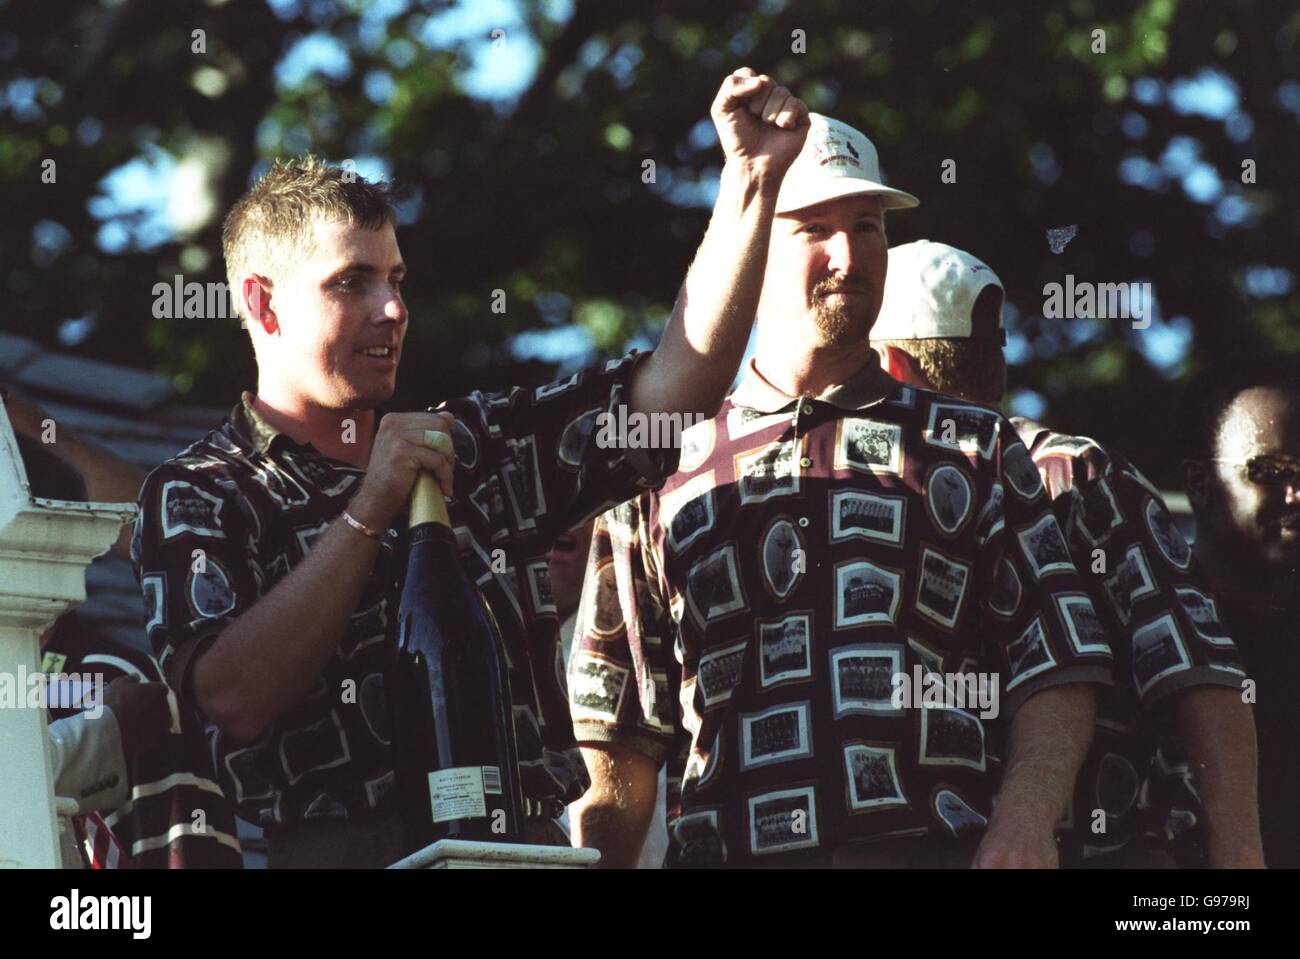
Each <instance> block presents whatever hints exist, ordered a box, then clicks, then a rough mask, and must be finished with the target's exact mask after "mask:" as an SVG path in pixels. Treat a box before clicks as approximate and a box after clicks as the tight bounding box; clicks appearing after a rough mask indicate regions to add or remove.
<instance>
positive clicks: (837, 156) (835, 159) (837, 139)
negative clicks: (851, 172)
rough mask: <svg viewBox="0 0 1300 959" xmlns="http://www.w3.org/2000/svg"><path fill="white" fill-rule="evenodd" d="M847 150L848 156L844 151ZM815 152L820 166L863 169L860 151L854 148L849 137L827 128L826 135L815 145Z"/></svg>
mask: <svg viewBox="0 0 1300 959" xmlns="http://www.w3.org/2000/svg"><path fill="white" fill-rule="evenodd" d="M845 150H847V151H848V153H847V154H846V153H845V152H844V151H845ZM813 152H814V154H815V155H816V157H817V165H818V166H827V165H828V164H831V163H843V164H847V165H849V166H854V167H858V168H859V169H861V168H862V163H861V162H860V160H861V157H860V156H859V154H858V151H857V150H855V149H854V148H853V143H852V141H851V140H849V138H848V137H847V136H844V135H843V134H841V133H839V132H838V131H836V130H834V129H832V128H831V127H830V126H827V128H826V135H825V136H824V137H822V139H821V140H820V141H819V142H817V143H815V144H813Z"/></svg>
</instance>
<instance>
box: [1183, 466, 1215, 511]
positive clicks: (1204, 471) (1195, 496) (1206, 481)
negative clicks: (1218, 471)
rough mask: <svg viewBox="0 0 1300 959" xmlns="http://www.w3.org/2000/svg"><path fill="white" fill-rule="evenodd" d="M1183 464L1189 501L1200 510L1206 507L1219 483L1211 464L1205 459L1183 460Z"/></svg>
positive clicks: (1184, 483) (1184, 480)
mask: <svg viewBox="0 0 1300 959" xmlns="http://www.w3.org/2000/svg"><path fill="white" fill-rule="evenodd" d="M1182 466H1183V487H1184V488H1185V489H1186V490H1187V499H1188V501H1189V502H1190V503H1191V504H1192V508H1193V509H1195V510H1196V511H1198V512H1199V511H1201V510H1204V509H1206V508H1207V507H1208V506H1209V505H1210V501H1211V499H1212V498H1213V493H1214V487H1215V485H1216V484H1217V483H1218V477H1216V476H1215V475H1214V472H1213V470H1212V468H1211V464H1210V463H1207V462H1206V461H1205V460H1183V463H1182Z"/></svg>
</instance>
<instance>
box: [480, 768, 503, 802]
mask: <svg viewBox="0 0 1300 959" xmlns="http://www.w3.org/2000/svg"><path fill="white" fill-rule="evenodd" d="M483 792H484V793H486V794H487V795H489V796H500V795H501V770H500V769H498V768H497V767H496V766H484V767H483Z"/></svg>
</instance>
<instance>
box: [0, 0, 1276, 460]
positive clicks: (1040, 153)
mask: <svg viewBox="0 0 1300 959" xmlns="http://www.w3.org/2000/svg"><path fill="white" fill-rule="evenodd" d="M498 9H499V13H500V22H499V24H498V23H495V22H494V21H493V19H492V18H493V17H494V16H495V15H496V13H497V12H498ZM484 10H486V11H487V13H484ZM458 24H459V25H460V29H459V32H458V30H457V25H458ZM498 30H499V31H503V32H500V33H496V32H495V31H498ZM195 31H202V33H201V34H196V32H195ZM1096 31H1103V33H1101V34H1099V33H1097V32H1096ZM1298 33H1300V11H1297V10H1296V8H1294V7H1293V6H1291V5H1288V4H1273V3H1267V4H1257V3H1249V2H1245V0H1227V2H1222V3H1215V4H1210V3H1191V2H1186V3H1178V2H1176V0H1140V2H1131V0H1130V2H1124V3H1119V2H1111V0H1104V2H1102V0H1042V2H1039V3H1034V4H995V3H965V2H953V0H893V2H890V3H876V2H852V3H850V2H844V3H837V2H832V0H814V2H803V0H801V2H799V3H785V2H781V0H760V2H756V3H755V2H750V3H744V2H732V0H711V2H708V3H700V2H693V3H688V2H685V0H650V2H645V3H614V2H610V0H570V2H545V3H529V2H522V3H514V2H508V0H501V2H500V3H499V4H498V3H487V4H480V3H477V2H476V3H470V4H465V5H451V4H446V3H436V2H432V0H423V2H421V0H385V2H369V3H363V2H361V0H273V2H270V3H268V2H265V0H225V2H222V0H206V2H202V0H182V2H163V0H115V2H108V0H59V2H51V3H17V2H13V0H10V2H7V3H2V4H0V118H2V119H0V188H3V191H4V216H3V218H2V220H0V262H3V264H4V270H3V282H4V284H5V293H6V296H5V305H6V316H5V320H4V324H3V329H4V330H5V331H7V332H10V333H16V334H19V335H23V336H28V337H32V338H34V339H37V340H39V341H40V342H41V343H43V344H45V345H47V346H50V347H55V348H59V349H64V350H69V351H73V352H78V353H82V354H85V355H89V356H94V357H97V358H102V359H107V360H111V361H113V362H117V363H123V364H127V365H131V366H138V367H142V368H148V369H152V370H155V371H158V372H162V373H166V374H168V375H170V376H172V377H173V378H174V382H175V383H176V385H177V388H178V389H179V390H180V391H181V392H182V393H184V394H185V395H186V396H187V398H188V399H190V400H191V401H193V402H202V403H209V404H215V405H224V404H227V403H229V402H231V401H232V400H233V398H234V397H235V396H236V395H237V390H238V389H240V388H243V387H248V386H252V385H253V384H254V369H253V365H252V357H251V353H250V351H249V349H248V345H247V342H246V340H245V334H244V333H243V332H242V331H241V330H240V329H239V327H238V324H237V322H236V321H233V320H226V319H219V318H211V317H209V318H190V319H167V318H156V317H155V316H154V315H153V310H152V307H153V303H154V294H153V292H152V291H153V287H154V284H155V283H158V282H159V281H166V282H171V280H172V277H173V276H175V275H176V274H182V275H183V276H184V278H185V279H186V280H187V281H198V282H209V281H211V282H217V281H221V280H223V279H224V270H223V266H222V263H221V255H220V240H219V235H220V221H221V216H222V214H223V212H224V211H225V210H226V209H227V208H228V207H229V205H230V204H231V202H232V201H233V200H234V198H235V197H236V196H237V195H238V194H239V193H240V192H241V191H242V190H243V189H244V188H245V187H246V185H247V184H248V182H249V179H250V176H251V175H253V174H254V173H255V172H256V171H258V170H260V169H263V168H264V165H265V163H266V162H267V161H268V160H269V158H271V157H275V156H285V155H289V154H293V153H299V152H303V151H305V150H308V149H310V150H312V151H313V152H315V153H317V154H318V155H321V156H323V157H326V158H328V159H330V160H332V161H335V162H342V161H344V160H347V159H350V158H358V167H359V169H361V171H362V172H363V173H364V172H365V171H366V169H368V167H367V166H366V162H365V161H363V158H377V159H378V161H379V163H381V164H382V165H383V166H384V167H386V168H387V170H388V171H390V172H391V175H392V177H393V178H394V180H395V181H396V183H397V185H398V186H399V188H400V189H401V190H402V191H403V194H402V195H403V196H404V198H405V201H404V204H403V207H402V209H403V225H402V227H401V228H400V229H399V233H398V238H399V241H400V243H401V245H402V250H403V254H404V256H405V258H406V260H407V262H408V263H409V264H410V265H411V267H412V273H411V276H410V278H409V280H408V282H407V284H406V290H407V294H408V295H407V300H408V304H409V306H410V309H411V314H412V329H411V332H410V335H409V337H408V340H407V343H408V349H407V355H406V357H405V360H404V365H403V374H402V378H401V380H400V385H399V390H400V394H399V397H398V398H397V402H398V404H399V405H408V406H416V405H426V404H428V403H430V402H433V401H435V400H437V399H438V398H441V397H443V396H448V395H455V394H458V393H463V392H465V391H467V390H469V389H473V388H483V389H488V388H496V387H501V386H504V385H506V384H509V383H515V382H519V383H522V382H537V381H540V380H542V379H543V378H545V377H547V376H549V375H551V374H552V373H553V372H555V371H556V368H557V365H565V364H567V365H572V364H574V363H576V362H579V361H581V360H582V359H583V358H584V357H583V356H582V355H580V353H581V351H582V349H586V351H587V356H586V357H585V358H591V357H593V356H595V355H597V354H607V353H614V352H619V351H621V350H622V349H623V348H624V346H625V345H626V344H628V343H629V342H634V343H640V344H641V345H649V344H651V343H653V341H654V339H655V337H656V335H657V330H658V328H659V327H660V326H661V324H662V322H663V320H664V318H665V316H666V315H667V313H668V310H669V308H670V307H671V304H672V300H673V297H674V296H675V294H676V291H677V288H678V285H679V284H680V282H681V278H682V275H683V273H684V270H685V268H686V266H687V264H688V263H689V261H690V258H691V256H692V254H693V252H694V248H695V245H696V243H697V242H698V240H699V238H700V236H701V235H702V232H703V229H704V226H705V223H706V220H707V216H708V207H709V203H710V201H711V198H712V195H713V194H712V190H711V185H712V182H713V181H714V180H715V179H716V172H717V165H718V163H719V161H720V155H719V152H718V148H717V144H716V141H715V139H714V137H713V135H712V129H711V127H710V126H709V124H708V121H707V116H708V107H709V103H710V101H711V100H712V97H713V94H714V92H715V91H716V89H717V86H718V83H719V82H720V80H721V78H722V77H723V76H724V75H725V74H726V73H727V72H729V71H730V70H731V69H733V68H734V67H736V66H739V65H742V64H747V65H751V66H753V67H755V68H756V69H759V70H761V71H764V72H768V73H771V74H772V75H773V76H775V77H776V78H778V80H779V81H780V82H782V83H784V84H786V85H788V86H789V87H791V88H792V89H793V90H794V91H795V92H796V93H797V94H798V95H800V96H802V97H804V98H805V99H806V100H807V101H808V103H809V105H810V106H811V107H812V108H813V109H814V110H818V111H821V112H824V113H828V114H831V115H833V116H836V117H838V118H840V119H843V120H845V121H847V122H849V123H851V124H853V125H855V126H858V127H859V128H861V129H862V130H864V131H865V132H866V133H867V134H868V135H869V136H870V137H871V138H872V139H873V141H874V142H875V144H876V146H877V147H878V149H879V151H880V155H881V159H882V164H883V166H884V169H885V173H886V176H887V178H888V179H889V180H890V182H892V183H894V184H895V185H897V186H900V187H902V188H903V189H906V190H909V191H911V192H913V193H916V194H917V195H918V196H920V197H921V200H922V206H921V207H920V208H919V209H917V210H915V211H908V212H900V213H897V214H893V215H891V217H890V220H889V223H888V228H889V235H890V241H891V243H893V244H898V243H902V242H906V241H908V240H912V239H919V238H922V237H925V238H930V239H934V240H942V241H944V242H947V243H951V244H954V245H956V246H961V247H964V248H967V249H969V250H971V251H972V252H974V253H976V254H977V255H978V256H980V257H981V258H982V259H984V260H985V261H986V262H988V263H989V264H990V265H992V266H993V268H994V269H995V270H997V271H998V273H999V274H1000V275H1001V277H1002V279H1003V281H1004V282H1005V284H1006V286H1007V290H1008V300H1009V304H1010V306H1009V308H1008V320H1009V326H1010V328H1011V352H1010V354H1009V356H1010V359H1011V361H1012V364H1013V365H1012V368H1011V386H1012V395H1013V397H1014V400H1013V402H1014V404H1015V405H1017V406H1018V408H1020V409H1023V410H1025V411H1029V412H1041V413H1042V415H1043V416H1045V417H1046V418H1048V419H1049V421H1051V422H1052V423H1053V425H1055V426H1057V427H1058V428H1062V429H1068V430H1074V431H1082V432H1089V433H1094V434H1096V435H1098V436H1100V437H1103V438H1105V439H1107V440H1109V441H1110V442H1112V443H1114V444H1115V445H1116V446H1117V447H1118V448H1120V449H1123V450H1125V451H1126V452H1128V453H1129V455H1130V456H1132V457H1133V458H1134V459H1135V460H1136V461H1137V462H1138V463H1140V464H1142V465H1143V466H1144V467H1145V468H1147V469H1148V470H1149V471H1150V472H1152V473H1154V474H1156V475H1157V476H1158V477H1159V478H1160V479H1161V480H1163V481H1165V482H1168V481H1170V480H1171V479H1172V476H1173V470H1174V464H1175V463H1176V456H1175V453H1174V450H1173V447H1172V439H1171V437H1172V436H1173V435H1175V433H1176V431H1175V430H1172V429H1170V430H1165V429H1156V430H1154V431H1153V430H1151V426H1152V425H1153V424H1159V423H1161V422H1165V421H1170V420H1172V419H1173V418H1175V417H1177V416H1178V415H1179V411H1178V406H1177V401H1176V399H1175V397H1176V396H1177V395H1178V392H1177V390H1176V389H1175V386H1176V384H1177V383H1178V382H1179V381H1180V380H1183V379H1185V378H1186V377H1188V376H1190V375H1192V374H1193V373H1194V372H1195V371H1196V370H1197V369H1198V368H1199V367H1201V366H1203V365H1204V364H1205V363H1206V362H1207V361H1208V360H1209V359H1211V358H1213V357H1215V356H1217V355H1220V354H1222V353H1225V352H1227V351H1228V350H1229V349H1231V350H1234V351H1241V350H1243V349H1244V350H1252V349H1254V350H1260V351H1263V352H1269V353H1300V323H1298V322H1297V320H1300V305H1298V304H1297V299H1296V296H1295V276H1294V267H1295V256H1294V252H1293V251H1294V249H1295V248H1296V246H1297V240H1298V239H1300V213H1297V211H1300V181H1298V180H1297V178H1296V177H1295V175H1294V171H1295V158H1296V157H1297V156H1300V83H1297V81H1296V77H1297V62H1296V59H1297V57H1296V50H1297V46H1298V44H1297V34H1298ZM1099 37H1100V42H1101V43H1103V44H1104V52H1101V50H1099V49H1098V45H1099V40H1098V38H1099ZM304 38H308V39H307V41H306V44H305V45H304ZM200 48H201V49H200ZM312 51H314V52H315V54H316V56H315V57H314V58H312V57H310V56H308V55H307V54H308V53H309V52H312ZM534 57H535V63H534V61H533V59H532V58H534ZM494 60H495V62H494ZM494 71H495V72H494ZM480 74H485V75H487V76H488V77H489V80H490V78H491V76H493V75H500V76H506V77H511V76H513V77H522V78H523V80H522V84H521V85H520V86H519V87H518V88H513V87H509V85H508V84H506V85H505V86H503V89H505V90H507V92H509V93H510V96H508V97H506V98H502V99H492V98H490V97H486V96H483V95H482V84H483V82H484V81H483V80H482V77H481V76H480ZM489 86H490V83H489ZM47 159H52V160H54V161H55V170H56V177H55V181H54V182H52V183H51V182H44V180H43V177H42V173H43V170H44V169H46V166H45V164H44V163H43V161H45V160H47ZM647 160H653V161H654V182H653V183H646V182H645V176H644V174H645V172H646V170H647V164H646V162H645V161H647ZM945 161H953V162H952V163H946V162H945ZM372 165H373V164H372ZM123 170H125V171H126V173H124V172H123ZM945 170H947V171H949V176H947V177H945V176H944V171H945ZM114 171H118V172H117V173H116V174H114V176H113V177H110V176H109V175H110V174H113V173H114ZM133 171H134V172H136V173H141V172H142V173H143V176H142V179H143V180H144V181H146V182H145V183H144V184H140V183H139V182H137V183H136V184H135V185H134V186H133V187H132V189H134V190H135V192H136V193H139V192H141V191H142V190H144V191H145V192H147V188H148V187H149V186H150V185H153V186H157V185H158V183H165V182H170V183H171V184H172V187H171V189H172V200H173V202H174V203H175V207H174V209H173V210H172V211H171V212H172V216H171V218H170V220H169V219H168V218H166V217H161V218H160V217H159V216H158V215H157V213H156V211H154V212H150V210H148V209H139V210H131V209H129V208H125V207H124V205H123V203H122V202H121V197H122V196H124V195H126V196H129V195H134V194H133V193H132V191H131V190H129V189H126V188H125V187H123V186H122V183H121V181H122V180H123V179H124V178H126V176H127V174H129V173H131V172H133ZM954 173H955V182H945V180H952V179H953V176H952V174H954ZM106 177H108V178H109V179H108V180H106ZM153 181H157V182H153ZM177 197H179V198H180V199H179V200H177V199H176V198H177ZM1069 225H1077V236H1076V237H1075V238H1074V239H1073V240H1072V241H1071V242H1070V243H1069V244H1068V246H1066V248H1065V249H1064V251H1063V252H1061V253H1059V254H1057V253H1053V252H1052V251H1051V250H1050V249H1049V246H1048V243H1047V241H1046V231H1047V230H1048V229H1050V228H1057V227H1063V226H1069ZM1067 274H1071V275H1073V276H1074V277H1075V278H1076V279H1077V280H1080V281H1083V280H1087V281H1092V282H1099V283H1100V282H1107V283H1110V282H1135V281H1145V282H1150V283H1151V284H1152V285H1153V289H1154V291H1155V295H1156V297H1157V300H1158V304H1159V312H1158V316H1157V319H1156V321H1155V322H1153V324H1152V325H1151V326H1150V327H1149V328H1147V329H1142V330H1136V329H1133V328H1132V327H1131V324H1130V323H1129V321H1127V320H1123V319H1111V320H1079V319H1052V318H1045V317H1044V316H1043V312H1044V286H1045V284H1048V283H1051V282H1058V281H1062V280H1063V279H1064V277H1065V276H1066V275H1067ZM496 290H502V291H504V292H505V303H506V310H505V312H504V313H498V312H493V310H492V304H493V299H494V296H493V294H494V291H496ZM69 321H71V322H69ZM570 326H575V327H577V328H578V329H580V330H582V331H585V338H581V337H578V336H575V335H573V334H574V333H575V332H576V331H575V330H573V329H570V330H568V334H567V335H566V334H565V332H564V331H565V330H566V328H568V327H570ZM521 333H530V334H534V335H533V336H531V337H529V338H528V339H527V340H526V341H524V342H528V343H533V344H536V343H542V344H543V345H547V344H549V345H551V346H553V347H564V346H565V344H568V348H567V350H561V353H562V354H563V355H555V356H551V355H549V354H547V353H546V352H545V350H543V351H541V353H540V358H533V359H528V358H525V356H523V355H521V351H520V350H519V349H518V348H517V347H518V346H519V345H520V341H517V340H516V337H517V336H518V335H519V334H521ZM537 334H541V335H540V336H538V335H537ZM574 344H577V347H578V350H577V352H575V348H574ZM1026 390H1030V391H1033V394H1028V393H1025V392H1023V391H1026ZM1018 391H1019V392H1018ZM1035 394H1036V396H1035Z"/></svg>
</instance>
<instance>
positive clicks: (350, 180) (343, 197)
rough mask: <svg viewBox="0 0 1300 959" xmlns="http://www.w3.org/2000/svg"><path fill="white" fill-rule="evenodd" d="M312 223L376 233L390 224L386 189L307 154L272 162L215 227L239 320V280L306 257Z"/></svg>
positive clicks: (389, 195) (389, 196)
mask: <svg viewBox="0 0 1300 959" xmlns="http://www.w3.org/2000/svg"><path fill="white" fill-rule="evenodd" d="M316 219H323V220H345V221H347V222H348V223H349V224H351V225H352V226H362V227H365V228H366V229H368V230H378V229H379V228H381V227H382V226H384V225H385V224H392V223H394V222H395V220H396V214H395V213H394V211H393V203H392V188H391V186H390V185H389V184H388V183H385V182H384V181H382V180H381V181H378V182H374V183H372V182H370V181H369V180H366V179H364V178H363V177H360V176H358V175H357V174H356V172H355V171H353V170H349V169H344V168H342V167H333V166H330V165H328V164H327V163H325V162H324V161H323V160H320V159H318V158H317V157H315V156H312V155H311V154H310V153H308V154H306V155H305V156H301V157H294V158H293V159H291V160H277V161H276V162H275V163H273V164H272V165H271V169H270V170H268V171H267V172H266V173H265V174H264V175H263V176H262V177H261V178H259V179H258V181H257V182H256V183H254V184H253V185H252V186H251V187H249V189H248V191H247V192H246V193H245V194H244V195H243V196H241V197H240V198H239V199H238V200H237V201H236V202H235V205H234V206H233V207H231V208H230V213H228V214H227V215H226V220H225V223H224V224H223V225H222V228H221V252H222V254H223V255H224V256H225V258H226V279H227V282H228V283H229V284H230V293H231V297H232V298H233V300H234V302H235V309H236V312H237V313H238V314H239V315H240V317H242V318H243V319H245V320H247V319H249V317H247V316H245V315H244V303H243V296H242V295H241V293H240V286H239V283H240V279H241V278H242V277H244V276H247V275H248V274H250V273H261V274H265V275H273V274H274V273H276V272H279V271H280V270H281V269H282V268H283V267H284V265H285V264H286V263H288V262H289V261H290V260H291V259H292V258H293V256H294V255H295V254H298V253H303V252H306V253H310V251H311V240H312V222H313V221H314V220H316Z"/></svg>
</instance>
